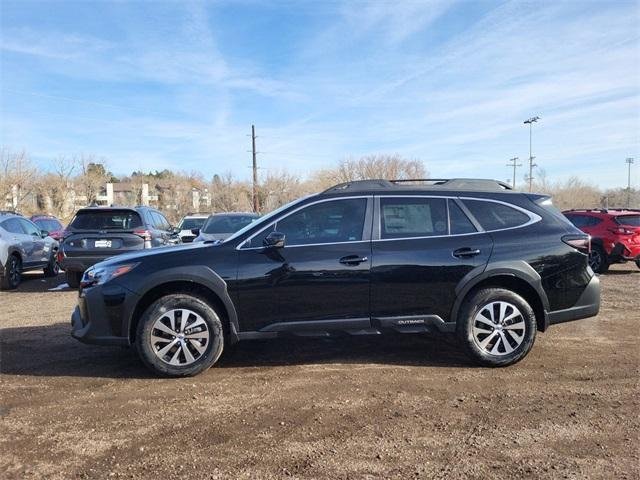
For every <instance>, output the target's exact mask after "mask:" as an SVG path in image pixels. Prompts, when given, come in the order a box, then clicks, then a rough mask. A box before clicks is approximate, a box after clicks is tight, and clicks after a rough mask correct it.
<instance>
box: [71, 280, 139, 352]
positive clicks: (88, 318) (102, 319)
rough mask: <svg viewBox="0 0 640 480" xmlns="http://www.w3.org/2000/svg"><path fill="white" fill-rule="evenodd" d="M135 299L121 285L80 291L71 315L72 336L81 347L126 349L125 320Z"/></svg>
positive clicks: (128, 342) (107, 285)
mask: <svg viewBox="0 0 640 480" xmlns="http://www.w3.org/2000/svg"><path fill="white" fill-rule="evenodd" d="M137 300H138V297H137V295H135V294H134V293H133V292H130V291H129V290H127V289H125V288H124V287H122V286H120V285H115V284H114V285H109V284H106V285H98V286H94V287H91V288H87V289H85V290H81V291H80V293H79V296H78V305H77V306H76V308H75V309H74V311H73V314H72V315H71V336H72V337H73V338H75V339H77V340H79V341H81V342H83V343H90V344H96V345H120V346H127V345H129V344H130V341H129V329H128V323H127V319H128V318H129V312H131V310H132V309H133V308H134V307H135V305H136V303H137Z"/></svg>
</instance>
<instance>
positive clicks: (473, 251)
mask: <svg viewBox="0 0 640 480" xmlns="http://www.w3.org/2000/svg"><path fill="white" fill-rule="evenodd" d="M476 255H480V249H479V248H469V247H464V248H458V249H457V250H454V251H453V256H454V257H458V258H469V257H475V256H476Z"/></svg>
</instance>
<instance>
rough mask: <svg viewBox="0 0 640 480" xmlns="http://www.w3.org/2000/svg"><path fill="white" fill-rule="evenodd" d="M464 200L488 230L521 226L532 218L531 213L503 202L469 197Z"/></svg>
mask: <svg viewBox="0 0 640 480" xmlns="http://www.w3.org/2000/svg"><path fill="white" fill-rule="evenodd" d="M462 201H463V203H464V204H465V206H466V207H467V208H468V209H469V211H470V212H471V214H472V215H473V216H474V217H475V218H476V220H478V222H479V223H480V225H481V226H482V228H484V229H485V230H487V231H490V230H502V229H504V228H513V227H519V226H521V225H524V224H525V223H527V222H529V220H530V218H529V215H527V214H525V213H523V212H521V211H520V210H516V209H515V208H512V207H509V206H507V205H503V204H502V203H496V202H486V201H484V200H468V199H463V200H462Z"/></svg>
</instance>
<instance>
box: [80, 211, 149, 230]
mask: <svg viewBox="0 0 640 480" xmlns="http://www.w3.org/2000/svg"><path fill="white" fill-rule="evenodd" d="M141 226H142V220H141V219H140V215H138V212H135V211H132V210H103V211H100V210H80V211H79V212H78V213H77V214H76V216H75V217H74V219H73V220H72V221H71V223H70V224H69V228H71V229H73V230H131V229H134V228H138V227H141Z"/></svg>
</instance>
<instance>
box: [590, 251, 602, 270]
mask: <svg viewBox="0 0 640 480" xmlns="http://www.w3.org/2000/svg"><path fill="white" fill-rule="evenodd" d="M600 265H602V254H601V253H600V250H599V249H597V248H594V249H593V250H591V252H590V253H589V266H590V267H591V270H593V271H594V272H598V271H600Z"/></svg>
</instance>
